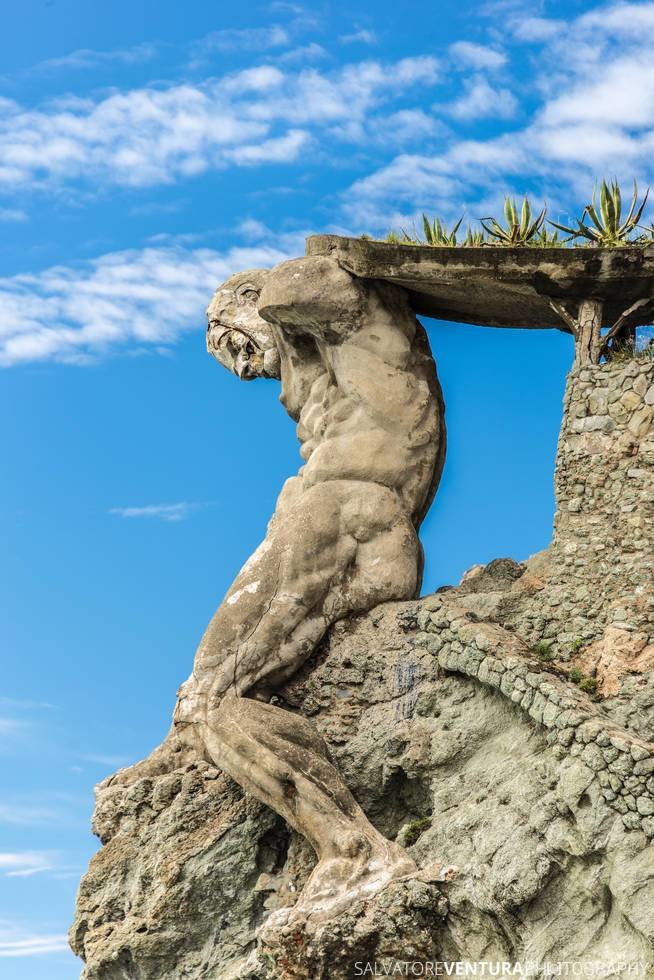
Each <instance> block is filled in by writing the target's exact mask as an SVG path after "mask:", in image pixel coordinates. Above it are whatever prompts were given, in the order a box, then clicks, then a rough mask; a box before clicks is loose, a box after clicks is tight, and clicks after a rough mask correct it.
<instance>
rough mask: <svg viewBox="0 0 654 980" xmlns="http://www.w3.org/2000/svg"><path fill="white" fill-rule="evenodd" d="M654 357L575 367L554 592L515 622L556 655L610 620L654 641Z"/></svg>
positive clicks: (593, 636) (550, 586)
mask: <svg viewBox="0 0 654 980" xmlns="http://www.w3.org/2000/svg"><path fill="white" fill-rule="evenodd" d="M653 419H654V360H652V358H649V357H647V358H645V357H643V358H642V359H638V358H633V359H629V360H627V361H622V362H620V361H613V362H610V363H606V364H600V365H596V366H585V367H583V368H581V369H579V368H576V369H573V370H572V371H571V373H570V375H569V378H568V383H567V387H566V393H565V399H564V417H563V424H562V428H561V434H560V437H559V445H558V452H557V461H556V475H555V488H556V500H557V512H556V517H555V522H554V539H553V542H552V546H551V548H550V549H549V555H548V571H547V594H540V595H539V596H538V598H537V600H536V601H535V602H534V604H533V606H532V607H531V608H526V609H525V610H521V614H520V617H519V619H516V627H517V628H518V629H519V631H520V632H521V634H522V635H524V636H525V637H526V638H527V639H528V640H530V641H531V642H534V643H535V642H536V641H537V640H540V639H546V640H548V641H549V642H550V643H551V644H552V646H553V649H555V650H556V652H557V654H558V655H559V656H562V657H564V658H567V657H569V656H570V654H571V652H573V651H574V649H575V648H578V647H580V646H581V645H582V644H583V645H584V646H585V645H588V644H589V643H591V642H593V641H594V640H597V639H599V637H601V636H602V634H603V632H604V630H605V628H606V627H607V626H609V625H612V626H613V628H614V629H616V630H622V631H624V632H625V633H630V634H632V636H631V637H630V640H631V641H632V644H633V643H635V644H636V645H638V644H640V649H643V648H644V647H646V646H647V645H648V644H651V643H652V642H654V596H653V595H652V591H651V583H652V580H653V578H654V424H653Z"/></svg>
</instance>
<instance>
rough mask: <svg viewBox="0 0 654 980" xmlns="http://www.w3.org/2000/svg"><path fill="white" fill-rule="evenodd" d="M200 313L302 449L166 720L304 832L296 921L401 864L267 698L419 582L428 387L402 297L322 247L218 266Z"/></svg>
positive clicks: (430, 447) (400, 871)
mask: <svg viewBox="0 0 654 980" xmlns="http://www.w3.org/2000/svg"><path fill="white" fill-rule="evenodd" d="M207 315H208V320H209V327H208V334H207V346H208V350H209V352H210V353H211V354H212V355H213V356H214V357H215V358H216V359H217V360H218V361H219V362H220V363H221V364H222V365H223V366H225V367H226V368H228V369H229V370H230V371H233V372H234V373H235V374H237V375H238V377H240V378H242V379H243V380H252V379H254V378H277V377H279V378H281V383H282V393H281V400H282V402H283V404H284V405H285V407H286V409H287V411H288V412H289V414H290V415H291V416H292V417H293V418H294V419H295V420H296V421H297V423H298V425H297V433H298V437H299V440H300V443H301V455H302V457H303V459H304V461H305V462H304V465H303V466H302V467H301V469H300V471H299V473H298V475H297V476H295V477H293V478H291V479H290V480H288V481H287V482H286V484H285V486H284V488H283V491H282V493H281V495H280V497H279V500H278V503H277V507H276V510H275V514H274V515H273V517H272V519H271V521H270V524H269V527H268V533H267V535H266V538H265V540H264V541H263V542H262V544H261V545H260V547H259V548H258V549H257V551H256V552H255V553H254V555H253V556H252V557H251V558H250V560H249V561H248V562H247V564H246V565H245V566H244V568H243V569H242V570H241V572H240V574H239V575H238V577H237V578H236V581H235V582H234V584H233V585H232V587H231V588H230V590H229V592H228V593H227V595H226V597H225V599H224V601H223V602H222V604H221V605H220V607H219V608H218V610H217V612H216V613H215V615H214V617H213V619H212V621H211V623H210V624H209V627H208V628H207V631H206V633H205V635H204V637H203V639H202V641H201V643H200V646H199V648H198V651H197V655H196V659H195V666H194V670H193V674H192V676H191V677H190V678H189V680H188V681H187V682H186V684H184V685H183V687H182V689H181V691H180V699H179V702H178V706H177V709H176V714H175V726H176V731H177V734H178V736H179V737H180V738H181V739H182V740H183V741H184V742H185V743H186V744H192V745H194V746H195V747H196V749H197V750H198V751H200V752H202V753H203V754H204V755H205V756H206V757H207V758H208V759H211V760H212V761H213V762H214V763H215V764H216V765H217V766H219V767H220V768H221V769H223V770H225V771H226V772H228V773H229V774H230V775H231V776H232V777H233V778H234V779H235V780H236V781H237V782H238V783H240V785H241V786H242V787H243V788H244V789H245V790H246V791H248V792H250V793H252V794H253V795H254V796H256V797H258V798H259V799H260V800H263V801H264V802H265V803H267V804H268V805H269V806H271V807H272V808H273V809H274V810H276V811H277V812H278V813H279V814H281V815H282V816H283V817H284V818H285V819H286V820H287V821H288V823H289V824H291V826H293V827H294V828H295V829H296V830H298V831H299V832H300V833H301V834H303V835H305V836H306V837H307V838H308V840H309V841H310V842H311V844H312V845H313V847H314V848H315V850H316V853H317V855H318V858H319V862H318V865H317V867H316V868H315V870H314V872H313V874H312V876H311V878H310V880H309V882H308V884H307V886H306V888H305V890H304V892H303V894H302V896H301V898H300V900H299V902H298V904H297V905H296V906H295V907H294V909H293V911H291V912H289V910H281V911H280V912H278V913H275V915H276V916H277V918H283V917H284V916H287V917H288V916H293V917H295V916H306V915H308V914H317V913H318V912H321V913H322V912H327V911H329V910H333V909H334V908H335V907H338V906H339V905H340V904H341V903H343V902H346V903H348V902H350V901H351V900H352V898H353V896H354V895H355V894H357V893H359V892H361V891H365V892H367V891H374V890H375V889H376V888H377V887H379V886H380V885H382V884H383V883H384V882H385V881H388V880H389V878H392V877H397V876H401V875H405V874H410V873H412V871H414V870H415V867H414V865H413V862H412V861H411V860H410V859H409V857H408V856H407V855H406V854H405V852H404V851H403V850H402V849H401V848H400V847H399V846H398V845H396V844H394V843H391V842H389V841H387V840H386V839H384V838H383V837H382V836H381V835H380V834H379V833H378V832H377V831H376V830H375V829H374V827H373V826H372V825H371V824H370V823H369V821H368V820H367V818H366V817H365V815H364V813H363V812H362V811H361V809H360V808H359V806H358V805H357V803H356V801H355V800H354V798H353V797H352V795H351V793H350V792H349V790H348V788H347V787H346V786H345V784H344V783H343V781H342V779H341V778H340V776H339V774H338V772H337V771H336V769H335V768H334V767H333V766H332V764H331V762H330V760H329V756H328V753H327V749H326V746H325V744H324V743H323V741H322V739H321V738H320V737H319V735H318V734H317V732H316V731H315V730H314V729H313V727H312V726H311V724H310V723H309V722H308V721H307V720H306V719H305V718H303V717H301V716H299V715H297V714H291V713H289V712H286V711H283V710H281V709H280V708H278V707H276V706H274V705H272V704H270V703H269V700H270V698H271V696H272V695H273V694H274V692H275V690H276V689H277V688H278V687H279V685H281V684H282V683H283V682H284V681H285V680H287V679H288V678H289V677H290V676H292V675H293V674H294V673H295V672H296V671H297V670H298V669H299V668H300V667H301V665H302V664H303V663H304V662H305V661H306V660H307V658H308V657H309V656H310V655H311V653H312V652H313V651H314V649H315V647H316V645H317V643H318V642H319V641H320V639H321V638H322V637H323V635H324V634H325V632H326V630H327V629H328V628H329V627H330V626H331V625H332V624H333V623H334V622H335V621H337V620H338V619H340V618H342V617H344V616H346V615H349V614H351V613H358V612H364V611H367V610H368V609H371V608H372V607H373V606H375V605H377V604H378V603H380V602H385V601H387V600H400V599H409V598H412V597H414V596H415V595H416V594H417V593H418V591H419V588H420V579H421V571H422V552H421V547H420V544H419V541H418V536H417V529H418V526H419V523H420V521H421V520H422V517H423V516H424V513H425V511H426V509H427V507H428V505H429V502H430V500H431V498H432V496H433V493H434V491H435V487H436V484H437V482H438V478H439V475H440V470H441V467H442V460H443V453H444V447H445V433H444V423H443V409H442V399H441V394H440V388H439V385H438V381H437V379H436V371H435V366H434V362H433V359H432V357H431V354H430V351H429V345H428V342H427V339H426V335H425V333H424V330H423V328H422V327H421V325H420V324H419V323H418V322H417V321H416V319H415V316H414V314H413V312H412V311H411V309H410V308H409V306H408V303H407V301H406V298H405V294H404V293H403V292H402V291H401V290H398V289H396V288H395V287H393V286H390V285H387V284H383V283H367V282H364V281H363V280H358V279H355V278H354V277H352V276H350V275H349V273H347V272H345V271H344V270H343V269H342V268H341V267H340V266H339V265H338V263H337V262H336V261H335V260H333V259H330V258H325V257H315V258H314V257H309V258H303V259H296V260H293V261H291V262H285V263H282V264H281V265H279V266H277V267H276V268H275V269H273V270H272V271H270V272H265V271H261V270H255V271H251V272H246V273H241V274H239V275H237V276H233V277H232V278H231V279H229V280H228V281H227V282H226V283H224V284H223V285H222V286H221V287H219V289H218V290H217V291H216V293H215V295H214V297H213V300H212V302H211V304H210V305H209V308H208V310H207Z"/></svg>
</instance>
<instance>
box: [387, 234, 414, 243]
mask: <svg viewBox="0 0 654 980" xmlns="http://www.w3.org/2000/svg"><path fill="white" fill-rule="evenodd" d="M386 241H387V242H390V244H391V245H419V244H420V242H419V241H418V239H417V238H411V235H408V234H407V233H406V231H401V232H399V234H398V232H396V231H389V233H388V235H387V236H386Z"/></svg>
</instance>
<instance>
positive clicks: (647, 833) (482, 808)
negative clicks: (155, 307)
mask: <svg viewBox="0 0 654 980" xmlns="http://www.w3.org/2000/svg"><path fill="white" fill-rule="evenodd" d="M652 405H654V364H652V362H651V361H642V362H641V361H638V360H634V361H629V362H627V363H626V364H613V365H605V366H601V367H597V368H593V369H584V370H582V371H580V372H574V373H573V374H572V375H571V378H570V381H569V385H568V390H567V393H566V417H565V420H564V426H563V429H562V435H561V441H560V444H559V456H558V463H557V477H556V487H557V498H558V505H559V507H558V513H557V519H556V528H555V537H554V542H553V545H552V547H551V548H550V549H549V550H548V551H547V552H545V553H542V554H540V555H537V556H535V557H534V558H533V559H530V561H528V562H527V563H526V564H518V563H516V562H514V561H511V560H510V559H502V560H498V561H496V562H491V564H490V565H488V566H486V567H477V568H475V569H473V570H471V573H469V574H468V575H467V576H465V577H464V580H463V582H462V584H461V585H460V586H458V587H456V588H453V589H444V590H440V591H439V592H438V593H436V594H435V595H432V596H427V597H425V598H424V599H421V600H417V601H413V602H402V603H388V604H385V605H382V606H379V607H378V608H377V609H375V610H373V611H372V612H371V613H368V614H366V615H364V616H360V617H357V618H350V619H347V620H343V621H342V622H340V623H338V624H336V626H335V627H333V629H332V631H331V633H330V635H329V636H328V638H327V640H326V641H324V642H323V644H322V645H321V646H320V648H319V649H318V650H317V651H316V652H315V653H314V655H313V657H312V658H311V660H310V661H308V662H307V663H306V665H305V666H304V668H303V669H302V670H301V671H300V673H299V674H298V675H296V676H295V678H294V679H293V680H292V681H291V682H289V683H288V684H287V685H286V686H285V687H284V688H283V690H282V691H281V693H280V696H279V702H280V705H281V706H282V707H284V708H286V709H287V710H289V711H295V712H301V713H303V714H305V715H307V716H309V717H311V719H312V721H313V722H314V724H315V725H316V726H317V728H318V729H319V731H320V732H321V734H322V735H323V737H324V738H325V740H326V741H327V743H328V745H329V748H330V752H331V754H332V757H333V759H334V761H335V763H336V765H337V766H338V769H339V771H340V772H341V773H342V774H343V776H344V778H345V781H346V783H347V784H348V786H349V787H350V789H351V790H352V792H353V793H354V795H355V797H356V799H357V800H358V802H359V803H360V804H361V806H362V807H363V809H364V810H365V812H366V814H367V815H368V816H369V818H370V819H371V821H372V822H373V823H374V825H375V826H376V827H377V828H378V829H379V830H381V831H382V832H383V833H384V834H385V835H386V836H388V837H390V838H394V839H397V840H398V841H399V842H400V843H402V844H404V845H405V846H407V848H408V849H409V852H410V853H411V855H412V856H413V857H414V858H415V859H416V860H417V861H418V863H419V864H420V865H421V866H425V865H428V864H429V863H430V862H433V861H444V862H447V863H448V864H454V865H457V866H458V868H459V874H458V875H457V877H456V878H455V879H454V880H453V881H451V882H448V883H442V884H433V883H429V882H420V881H415V880H414V881H411V882H399V883H394V884H393V885H392V886H388V887H387V888H386V889H384V891H383V892H382V893H381V894H378V895H376V896H373V897H372V898H371V901H370V902H369V903H368V902H363V903H360V905H359V906H355V907H352V908H350V909H348V910H347V911H345V912H344V913H343V914H342V916H341V917H340V918H339V920H338V921H337V922H334V923H332V924H331V925H330V928H329V929H328V930H326V931H325V930H323V932H322V933H321V932H320V930H318V931H317V932H316V931H314V933H313V934H310V933H307V934H303V935H300V934H295V933H292V932H291V933H289V934H286V935H284V934H280V935H277V936H273V937H270V936H267V935H266V931H265V921H266V917H267V915H268V913H269V911H270V910H272V909H276V908H279V907H280V906H284V905H290V904H292V903H293V901H294V899H295V897H296V895H297V893H298V891H299V890H300V889H301V887H302V885H303V883H304V881H305V880H306V878H307V876H308V874H309V872H310V870H311V868H312V866H313V863H314V861H315V858H314V856H313V854H312V852H311V851H310V848H309V847H308V845H307V844H306V843H305V842H304V841H303V840H302V839H301V838H299V837H298V836H297V835H296V834H294V833H292V832H291V831H289V829H288V827H287V826H286V825H285V824H284V822H283V821H282V820H280V819H279V818H278V817H276V816H275V815H274V814H273V813H272V812H271V811H270V810H268V809H267V808H265V807H264V806H263V805H261V804H258V803H256V802H254V801H252V800H251V799H248V798H244V797H243V795H242V793H241V791H240V790H239V789H238V788H237V787H236V786H235V784H234V783H232V782H231V781H230V780H229V779H228V778H227V777H226V776H224V775H223V774H221V773H219V772H218V771H217V770H216V769H213V768H211V767H210V766H209V765H207V763H205V762H202V761H198V762H190V763H187V764H186V765H183V766H182V765H180V767H179V769H178V770H176V771H173V772H170V773H164V774H161V775H159V776H157V777H153V778H147V779H140V780H138V781H137V782H135V783H134V784H133V785H131V786H128V787H125V786H121V785H116V784H113V785H112V779H111V778H110V779H108V780H106V781H105V782H104V783H103V784H101V785H100V787H98V793H97V808H96V814H95V821H94V829H95V832H96V833H97V834H98V836H99V837H100V838H101V840H102V842H103V845H104V846H103V847H102V848H101V849H100V851H99V852H98V854H97V855H96V856H95V857H94V859H93V861H92V862H91V866H90V869H89V872H88V873H87V875H86V876H85V878H84V880H83V882H82V885H81V888H80V893H79V898H78V907H77V917H76V921H75V924H74V926H73V928H72V931H71V939H72V944H73V948H74V949H75V950H76V952H78V953H79V954H80V955H81V956H82V957H83V958H84V959H85V961H86V968H85V970H84V973H83V977H84V980H132V978H134V980H136V978H138V980H173V978H188V980H200V978H208V980H228V978H236V977H242V978H251V980H263V978H268V977H302V976H306V977H334V978H336V980H338V978H340V977H343V978H345V977H351V976H354V975H355V973H354V963H355V962H361V961H369V962H372V961H375V962H378V963H379V962H382V963H385V964H389V963H391V964H392V963H393V962H395V961H397V960H430V959H431V960H434V959H438V958H441V959H443V960H454V961H457V960H462V961H469V962H476V961H478V960H487V961H488V960H491V961H493V960H517V959H523V960H525V959H528V960H530V961H541V962H545V961H547V960H548V959H549V960H558V961H561V960H568V961H575V960H582V959H585V960H599V961H603V960H604V961H606V960H612V961H616V960H620V961H623V962H626V963H629V964H632V965H636V964H639V963H641V964H644V963H647V962H650V963H654V844H653V839H654V672H653V671H652V642H653V634H654V587H653V583H652V569H651V563H652V559H653V558H654V541H653V537H652V535H653V531H652V528H653V524H652V516H653V515H652V509H653V506H654V480H653V477H652V473H653V471H652V465H653V463H654V435H653V430H652ZM616 406H619V407H616ZM262 926H263V930H261V927H262ZM258 930H259V932H260V934H259V938H258V939H257V931H258ZM653 969H654V967H653ZM640 975H643V974H642V972H641V974H640Z"/></svg>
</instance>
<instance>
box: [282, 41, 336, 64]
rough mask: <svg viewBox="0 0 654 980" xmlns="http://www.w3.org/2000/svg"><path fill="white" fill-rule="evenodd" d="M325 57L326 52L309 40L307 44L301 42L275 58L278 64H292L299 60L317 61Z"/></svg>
mask: <svg viewBox="0 0 654 980" xmlns="http://www.w3.org/2000/svg"><path fill="white" fill-rule="evenodd" d="M326 57H327V52H326V51H325V49H324V48H323V47H321V46H320V45H319V44H316V42H315V41H311V42H310V43H309V44H303V45H301V46H300V47H298V48H292V50H290V51H285V52H284V54H280V55H278V56H277V58H276V59H275V60H276V61H277V62H279V63H280V64H286V65H292V64H295V63H297V62H300V61H319V60H321V59H323V58H326Z"/></svg>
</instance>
